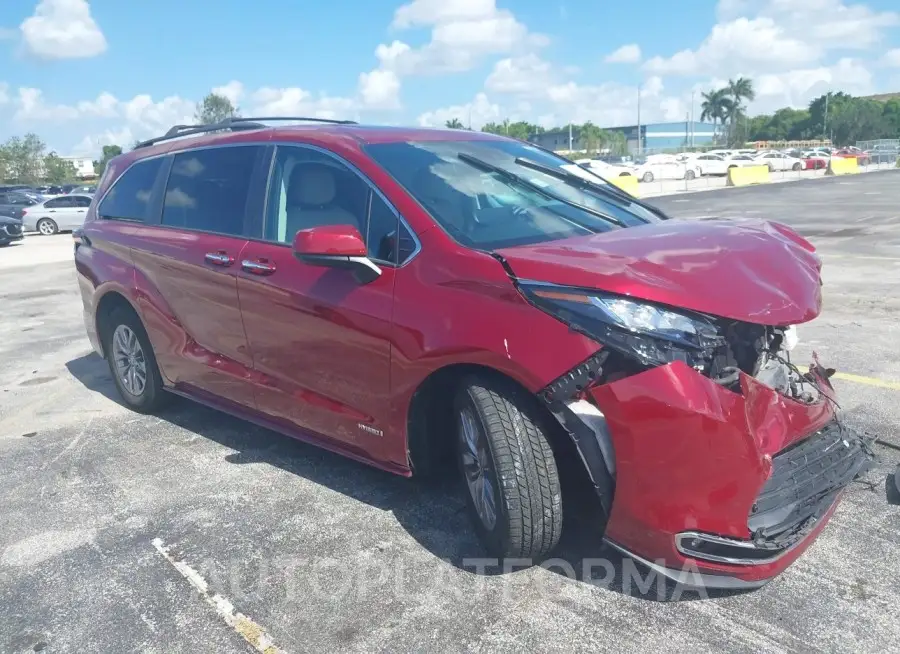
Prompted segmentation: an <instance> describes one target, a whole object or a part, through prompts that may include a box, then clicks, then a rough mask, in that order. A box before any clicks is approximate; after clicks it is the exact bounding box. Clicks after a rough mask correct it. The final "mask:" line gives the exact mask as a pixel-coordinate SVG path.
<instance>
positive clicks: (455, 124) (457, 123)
mask: <svg viewBox="0 0 900 654" xmlns="http://www.w3.org/2000/svg"><path fill="white" fill-rule="evenodd" d="M444 125H445V126H446V127H447V128H448V129H465V126H464V125H463V124H462V121H461V120H460V119H459V118H452V119H450V120H448V121H447V122H446V123H444Z"/></svg>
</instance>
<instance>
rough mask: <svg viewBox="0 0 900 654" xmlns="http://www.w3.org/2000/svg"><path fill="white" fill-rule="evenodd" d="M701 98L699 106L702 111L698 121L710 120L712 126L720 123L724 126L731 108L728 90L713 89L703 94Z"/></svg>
mask: <svg viewBox="0 0 900 654" xmlns="http://www.w3.org/2000/svg"><path fill="white" fill-rule="evenodd" d="M702 96H703V103H702V104H701V105H700V109H701V110H702V113H701V114H700V120H712V122H713V125H717V124H718V123H719V121H721V123H722V124H723V125H724V124H725V119H726V118H727V117H728V114H729V112H730V111H731V107H732V102H731V98H730V97H729V94H728V89H727V88H725V89H714V90H712V91H708V92H706V93H703V94H702Z"/></svg>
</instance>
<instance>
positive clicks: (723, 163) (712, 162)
mask: <svg viewBox="0 0 900 654" xmlns="http://www.w3.org/2000/svg"><path fill="white" fill-rule="evenodd" d="M745 156H746V155H737V156H735V157H723V156H722V155H720V154H710V153H706V154H701V155H699V156H698V157H695V158H694V163H696V164H697V165H698V166H699V167H700V174H701V175H727V174H728V169H729V168H742V167H744V166H752V165H753V164H754V161H753V159H752V158H747V159H745V158H743V157H745Z"/></svg>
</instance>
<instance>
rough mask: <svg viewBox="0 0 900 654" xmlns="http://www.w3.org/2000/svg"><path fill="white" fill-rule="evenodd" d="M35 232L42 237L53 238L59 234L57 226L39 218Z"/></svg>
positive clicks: (53, 222)
mask: <svg viewBox="0 0 900 654" xmlns="http://www.w3.org/2000/svg"><path fill="white" fill-rule="evenodd" d="M37 230H38V232H40V233H41V234H43V235H44V236H53V235H54V234H57V233H59V225H57V224H56V222H55V221H53V220H51V219H50V218H41V219H40V220H39V221H38V222H37Z"/></svg>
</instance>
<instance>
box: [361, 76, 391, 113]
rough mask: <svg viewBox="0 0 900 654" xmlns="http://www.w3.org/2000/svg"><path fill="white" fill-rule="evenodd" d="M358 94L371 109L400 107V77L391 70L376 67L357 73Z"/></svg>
mask: <svg viewBox="0 0 900 654" xmlns="http://www.w3.org/2000/svg"><path fill="white" fill-rule="evenodd" d="M359 94H360V96H361V98H362V102H363V104H364V105H365V106H366V107H369V108H371V109H399V108H400V78H399V77H397V73H395V72H394V71H392V70H382V69H379V68H376V69H375V70H373V71H371V72H369V73H360V75H359Z"/></svg>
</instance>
